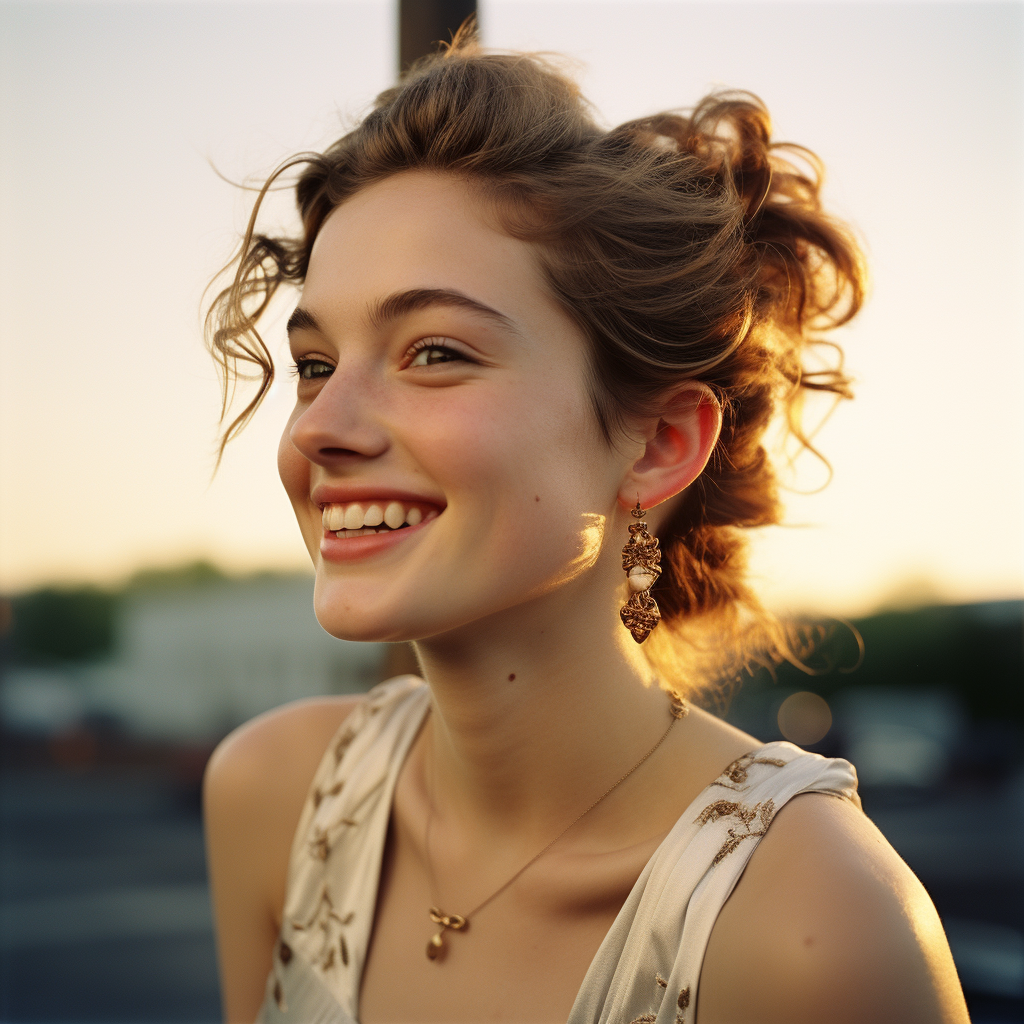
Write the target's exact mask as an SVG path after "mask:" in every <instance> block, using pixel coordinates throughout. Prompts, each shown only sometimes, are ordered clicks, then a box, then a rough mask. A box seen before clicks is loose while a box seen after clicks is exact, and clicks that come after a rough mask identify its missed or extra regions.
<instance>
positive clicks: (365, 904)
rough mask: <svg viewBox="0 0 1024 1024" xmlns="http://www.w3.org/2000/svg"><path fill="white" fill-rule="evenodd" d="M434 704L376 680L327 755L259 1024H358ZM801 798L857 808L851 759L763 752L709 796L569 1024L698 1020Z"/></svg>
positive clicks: (685, 821) (655, 860)
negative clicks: (775, 833)
mask: <svg viewBox="0 0 1024 1024" xmlns="http://www.w3.org/2000/svg"><path fill="white" fill-rule="evenodd" d="M429 704H430V695H429V691H428V689H427V687H426V685H425V684H424V683H422V681H420V680H419V679H416V678H414V677H411V676H407V677H401V678H399V679H393V680H389V681H388V682H386V683H382V684H381V685H380V686H377V687H375V688H374V689H373V690H371V691H370V693H369V694H368V695H367V698H366V700H365V701H364V702H362V703H361V704H360V705H359V707H358V708H357V709H356V710H355V711H353V712H352V713H351V714H350V715H349V717H348V719H347V720H346V721H345V723H344V725H343V726H342V727H341V729H340V730H339V732H338V734H337V736H335V738H334V739H333V740H332V741H331V744H330V746H329V747H328V749H327V752H326V753H325V754H324V757H323V760H322V761H321V763H320V767H319V768H318V769H317V772H316V775H315V776H314V779H313V784H312V787H311V790H310V796H309V799H308V800H307V802H306V805H305V808H304V809H303V812H302V817H301V818H300V820H299V826H298V829H297V830H296V833H295V840H294V842H293V844H292V852H291V862H290V865H289V871H288V888H287V893H286V897H285V908H284V924H283V926H282V929H281V936H280V940H279V942H278V945H277V947H276V949H275V951H274V953H275V955H274V967H273V970H272V971H271V973H270V976H269V978H268V979H267V993H266V998H265V1000H264V1003H263V1007H262V1009H261V1011H260V1016H259V1018H258V1020H259V1021H260V1022H262V1024H358V1019H359V1018H358V999H359V983H360V979H361V977H362V971H363V965H364V962H365V958H366V951H367V947H368V945H369V940H370V932H371V928H372V925H373V913H374V908H375V907H376V902H377V885H378V881H379V878H380V865H381V859H382V856H383V853H384V842H385V838H386V835H387V829H388V820H389V817H390V814H391V800H392V795H393V793H394V789H395V784H396V782H397V779H398V773H399V771H400V769H401V767H402V763H403V761H404V760H405V756H406V754H407V752H408V750H409V747H410V746H411V744H412V741H413V739H414V738H415V736H416V733H417V732H418V730H419V728H420V725H421V723H422V721H423V718H424V716H425V714H426V712H427V709H428V707H429ZM808 792H815V793H830V794H832V795H834V796H838V797H843V798H846V799H848V800H851V801H853V802H854V803H856V804H857V805H858V806H859V805H860V800H859V798H858V796H857V776H856V772H855V771H854V768H853V766H852V765H851V764H850V763H849V762H847V761H843V760H840V759H838V758H837V759H828V758H824V757H821V756H820V755H818V754H810V753H807V752H806V751H803V750H800V749H799V748H798V747H795V746H793V745H792V744H791V743H768V744H765V745H764V746H762V747H760V748H758V749H757V750H755V751H752V752H751V753H750V754H747V755H746V756H745V757H742V758H740V759H738V760H737V761H735V762H733V764H731V765H730V766H729V767H728V768H727V769H726V770H725V771H724V772H723V773H722V775H720V776H719V777H718V778H717V779H716V780H715V781H714V782H713V783H712V784H711V785H710V786H708V787H707V788H706V789H705V790H704V791H703V792H702V793H701V794H700V795H699V796H698V797H697V799H696V800H694V801H693V803H691V804H690V806H689V807H687V809H686V810H685V811H684V812H683V814H682V815H681V816H680V818H679V820H678V821H677V822H676V824H675V826H674V827H673V829H672V831H671V832H670V833H669V834H668V835H667V836H666V837H665V839H664V840H663V841H662V843H661V845H660V846H659V847H658V849H657V850H656V851H655V853H654V856H653V857H651V859H650V861H648V863H647V865H646V867H645V868H644V870H643V872H642V873H641V875H640V877H639V879H637V882H636V884H635V885H634V886H633V889H632V891H631V892H630V894H629V896H628V898H627V899H626V902H625V904H624V905H623V907H622V910H621V911H620V912H619V914H618V916H617V917H616V918H615V921H614V923H613V924H612V927H611V929H610V930H609V932H608V934H607V935H606V936H605V938H604V941H603V942H602V943H601V946H600V948H599V949H598V951H597V955H596V956H595V957H594V960H593V962H592V963H591V965H590V968H589V970H588V971H587V974H586V977H585V978H584V980H583V985H582V987H581V988H580V991H579V994H578V995H577V997H576V1001H575V1003H574V1004H573V1008H572V1012H571V1013H570V1015H569V1021H568V1024H629V1022H634V1024H636V1022H638V1021H639V1022H656V1024H693V1022H694V1014H695V1010H696V1004H697V982H698V979H699V977H700V969H701V963H702V962H703V959H704V952H705V950H706V949H707V944H708V939H709V937H710V935H711V929H712V928H713V926H714V923H715V920H716V919H717V917H718V913H719V911H720V910H721V909H722V906H723V904H724V903H725V901H726V899H727V898H728V896H729V894H730V893H731V892H732V890H733V888H734V887H735V885H736V883H737V881H738V880H739V878H740V875H741V874H742V873H743V869H744V867H745V866H746V863H747V859H748V858H749V857H750V854H751V853H753V851H754V849H755V847H756V845H757V843H758V842H759V841H760V837H761V836H762V835H763V834H764V832H765V831H766V829H767V828H768V826H769V824H770V823H771V820H772V817H773V815H774V814H775V813H776V812H777V811H778V809H779V808H780V807H781V806H782V805H783V804H785V803H786V801H787V800H790V799H791V798H792V797H794V796H796V795H797V794H798V793H808Z"/></svg>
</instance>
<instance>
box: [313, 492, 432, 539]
mask: <svg viewBox="0 0 1024 1024" xmlns="http://www.w3.org/2000/svg"><path fill="white" fill-rule="evenodd" d="M438 515H439V513H438V510H437V509H436V508H431V507H428V506H424V505H418V504H415V503H409V502H402V501H387V502H385V501H380V502H359V501H353V502H349V503H347V504H338V503H332V504H330V505H324V506H323V525H324V531H325V532H326V533H330V534H334V536H335V537H338V538H340V539H342V540H344V539H347V538H349V537H369V536H370V535H371V534H377V533H393V532H394V531H395V530H403V529H406V528H407V527H410V526H419V524H420V523H429V522H430V520H431V519H436V518H437V517H438Z"/></svg>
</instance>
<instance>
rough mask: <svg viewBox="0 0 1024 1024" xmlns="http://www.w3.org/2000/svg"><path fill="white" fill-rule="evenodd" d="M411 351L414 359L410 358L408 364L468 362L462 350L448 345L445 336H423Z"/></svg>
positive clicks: (430, 364)
mask: <svg viewBox="0 0 1024 1024" xmlns="http://www.w3.org/2000/svg"><path fill="white" fill-rule="evenodd" d="M409 351H410V352H411V353H412V359H410V360H409V362H408V364H407V365H408V366H436V365H437V364H438V363H451V362H456V361H461V362H468V360H467V359H466V357H465V356H464V355H463V354H462V353H461V352H459V351H458V350H457V349H454V348H452V347H451V346H450V345H446V344H445V341H444V339H443V338H423V339H421V340H420V341H417V342H416V344H415V345H413V346H412V348H411V349H410V350H409Z"/></svg>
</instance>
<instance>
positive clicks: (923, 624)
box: [750, 601, 1024, 726]
mask: <svg viewBox="0 0 1024 1024" xmlns="http://www.w3.org/2000/svg"><path fill="white" fill-rule="evenodd" d="M819 631H820V633H821V634H822V635H821V637H820V639H819V640H818V642H817V643H816V644H815V645H814V648H813V650H812V651H811V653H810V654H809V655H808V656H807V658H806V661H805V665H806V668H808V669H810V670H811V671H810V673H808V672H805V671H803V670H801V669H800V668H799V667H797V666H795V665H790V664H788V663H783V664H782V665H780V666H778V668H776V669H775V671H774V673H773V675H774V676H775V679H771V678H770V674H769V673H768V672H766V671H764V670H762V671H760V672H758V673H757V674H756V675H755V677H754V679H753V680H751V681H750V683H751V684H752V685H753V686H755V687H764V686H767V685H772V686H774V685H777V686H779V688H780V689H789V690H795V689H798V690H810V691H811V692H813V693H818V694H820V695H821V696H822V697H824V698H825V699H826V700H831V698H832V697H833V696H835V695H836V694H837V693H838V692H840V691H841V690H844V689H847V688H849V687H851V686H856V687H887V688H893V689H900V690H915V689H919V690H944V691H946V692H948V693H951V694H953V695H954V696H955V697H956V698H957V699H958V700H959V702H960V704H961V706H962V707H963V709H964V711H965V712H966V713H967V714H968V716H969V717H970V719H971V720H972V721H975V722H982V721H991V720H994V719H1000V720H1004V721H1011V722H1014V723H1015V724H1017V725H1018V726H1024V602H1022V601H996V602H984V603H980V604H966V605H930V606H927V607H923V608H914V609H910V610H890V611H880V612H878V613H876V614H874V615H869V616H866V617H864V618H860V619H855V620H853V621H852V622H850V623H844V622H833V623H830V624H826V625H824V626H821V627H819Z"/></svg>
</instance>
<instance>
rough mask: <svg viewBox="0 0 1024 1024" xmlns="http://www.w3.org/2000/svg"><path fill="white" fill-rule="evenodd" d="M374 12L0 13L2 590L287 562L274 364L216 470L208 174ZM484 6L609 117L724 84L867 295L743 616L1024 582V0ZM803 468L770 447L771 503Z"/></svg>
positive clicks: (363, 72) (250, 148)
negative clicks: (819, 198) (558, 60)
mask: <svg viewBox="0 0 1024 1024" xmlns="http://www.w3.org/2000/svg"><path fill="white" fill-rule="evenodd" d="M394 17H395V14H394V10H393V5H392V4H391V3H390V2H384V0H341V2H335V3H331V4H309V3H304V2H298V0H296V2H272V0H271V2H261V3H220V2H201V3H188V4H186V3H163V2H160V3H157V2H147V0H136V2H132V3H103V4H100V3H91V2H82V0H77V2H72V3H49V2H41V0H37V2H29V3H10V2H6V0H0V76H2V77H0V91H2V97H0V105H2V106H0V118H2V120H0V238H2V241H0V259H2V266H0V346H2V347H0V359H2V383H0V389H2V390H0V531H2V533H0V589H2V590H4V591H6V592H11V591H15V590H18V589H22V588H25V587H30V586H35V585H38V584H41V583H45V582H81V581H95V582H100V583H104V584H109V583H116V582H117V581H118V580H121V579H123V578H124V577H125V576H126V575H127V574H129V573H130V572H132V571H133V570H135V569H137V568H140V567H144V566H154V565H171V564H174V563H177V562H180V561H183V560H186V559H191V558H196V557H205V558H210V559H212V560H213V561H216V562H218V563H219V564H221V565H223V566H224V567H225V568H227V569H230V570H233V571H245V570H250V569H257V568H295V567H302V566H307V565H308V559H307V556H306V554H305V551H304V549H303V547H302V545H301V542H300V539H299V535H298V530H297V528H296V527H295V525H294V522H293V520H292V516H291V511H290V508H289V506H288V504H287V501H286V499H285V496H284V493H283V490H282V489H281V487H280V484H279V483H278V481H277V479H276V474H275V469H274V448H275V446H276V440H277V436H278V434H279V432H280V429H281V425H282V423H283V421H284V419H285V417H286V416H287V413H288V409H289V404H290V400H291V397H290V394H291V388H292V384H291V382H290V380H289V378H288V377H287V375H286V374H283V375H282V377H281V379H280V380H279V382H278V383H277V384H275V387H274V390H273V392H272V394H271V396H270V399H269V400H268V402H267V403H266V406H265V408H264V409H263V410H262V411H261V412H260V414H259V416H258V417H257V420H256V421H255V422H254V424H253V425H252V427H251V428H250V429H249V430H248V431H247V433H246V434H245V435H243V437H242V438H241V439H240V440H239V441H238V442H237V443H235V444H233V445H232V446H231V447H230V448H229V450H228V453H227V456H226V458H225V461H224V464H223V466H222V468H221V470H220V472H219V473H218V475H217V476H216V477H215V478H214V479H212V481H211V472H212V468H213V452H214V440H215V435H216V429H217V422H216V421H217V413H218V387H217V382H216V378H215V375H214V373H213V369H212V367H211V365H210V363H209V359H208V357H207V356H206V354H205V353H204V351H203V349H202V345H201V338H200V335H201V332H200V316H199V310H200V302H201V296H202V292H203V289H204V287H205V285H206V283H207V282H208V280H209V279H210V278H211V276H212V275H213V274H214V273H215V272H216V270H217V269H218V268H219V266H220V265H221V264H222V263H223V262H225V261H226V259H227V258H228V256H229V255H230V253H231V250H232V246H233V244H234V242H235V239H236V237H237V235H238V232H239V231H240V229H241V227H242V226H243V224H244V219H245V216H246V208H247V203H248V202H249V197H248V196H247V194H245V193H244V192H242V191H241V190H239V189H237V188H235V187H233V186H232V185H231V184H229V183H227V182H226V181H225V180H223V178H227V179H230V180H232V181H243V180H244V181H248V182H250V183H253V182H258V180H259V179H260V177H261V175H265V174H266V173H267V172H269V171H270V170H271V169H272V168H273V167H274V165H275V164H277V163H278V162H279V161H280V160H281V159H283V158H284V157H286V156H288V155H290V154H291V153H293V152H295V151H297V150H302V149H308V148H310V147H318V146H323V145H325V144H327V143H329V142H330V141H331V140H332V139H333V138H335V137H336V136H337V135H339V134H340V133H341V131H342V130H343V127H344V125H345V124H349V123H351V122H352V120H353V119H354V118H356V117H358V116H359V115H360V114H361V113H362V112H365V111H366V109H367V106H368V104H369V103H370V101H371V100H372V98H373V97H374V95H375V94H376V93H377V92H378V91H379V90H380V89H382V88H384V87H385V86H387V85H388V84H390V82H391V81H392V78H393V68H394V64H395V35H396V32H395V24H394ZM480 18H481V24H482V31H483V37H484V42H485V43H486V44H487V45H489V46H493V47H498V48H511V49H543V50H554V51H559V52H562V53H565V54H567V55H569V56H570V57H571V58H574V60H575V61H576V66H577V68H578V71H579V75H580V78H581V81H582V84H583V88H584V92H585V93H586V94H587V95H588V96H589V97H590V98H591V99H592V100H593V101H594V103H595V105H596V107H597V109H598V110H599V111H600V113H601V114H602V116H603V117H604V119H605V120H606V121H607V122H608V123H609V124H614V123H618V122H620V121H622V120H625V119H627V118H632V117H636V116H639V115H641V114H645V113H651V112H654V111H657V110H661V109H665V108H671V107H680V106H686V105H690V104H692V103H694V102H695V101H696V100H697V99H699V98H700V97H701V96H702V95H703V94H704V93H705V92H707V91H708V90H709V89H711V88H719V87H733V88H744V89H749V90H751V91H753V92H756V93H757V94H759V95H760V96H761V97H762V98H763V99H764V100H765V101H766V102H767V104H768V106H769V108H770V109H771V111H772V113H773V115H774V119H775V125H776V130H777V135H778V137H780V138H785V139H791V140H794V141H796V142H800V143H803V144H805V145H807V146H809V147H810V148H812V149H814V150H815V151H817V152H818V153H819V154H820V155H821V156H822V157H823V158H824V160H825V161H826V164H827V166H828V169H829V178H828V182H829V183H828V188H827V191H826V195H827V201H828V203H829V205H830V206H831V208H832V209H833V210H834V211H835V212H836V213H838V214H840V215H841V216H843V217H844V218H846V219H848V220H850V221H851V222H853V223H854V224H855V226H856V228H857V230H858V232H859V234H860V236H861V237H862V238H863V240H864V242H865V245H866V248H867V251H868V253H869V259H870V263H871V268H872V280H873V284H872V294H871V300H870V302H869V305H868V307H867V309H866V311H865V313H864V315H863V316H862V318H861V319H860V320H859V321H858V322H857V323H856V324H855V325H853V326H851V327H850V328H847V329H845V330H844V331H843V332H841V335H840V336H839V337H838V339H837V340H840V341H841V342H842V344H843V345H844V347H845V348H846V351H847V360H848V366H849V368H850V370H851V371H852V373H853V374H854V376H855V377H856V379H857V381H858V384H857V399H856V401H855V402H853V403H851V404H847V405H844V406H843V407H841V408H839V409H838V410H837V411H836V412H835V414H834V415H833V416H832V417H831V419H829V421H828V422H827V423H826V424H825V426H824V427H823V428H822V430H821V432H820V434H819V435H818V443H819V445H820V447H821V448H822V449H823V450H824V452H825V453H826V454H827V455H828V457H829V458H830V460H831V462H832V464H833V467H834V470H835V476H834V479H833V481H832V483H831V484H830V485H829V486H828V488H827V489H826V490H824V491H823V492H821V493H819V494H814V495H811V496H800V495H798V494H794V495H793V496H791V497H790V499H789V502H788V507H789V523H788V525H786V526H784V527H780V528H773V529H771V530H768V531H764V532H763V535H761V536H759V537H758V538H757V539H756V543H755V552H754V569H755V573H756V575H757V576H758V578H759V579H760V580H761V581H762V585H763V588H764V592H765V594H766V595H767V596H768V597H769V599H770V601H771V602H772V603H774V604H777V605H780V606H787V607H799V608H806V609H816V610H822V611H827V612H832V613H839V614H859V613H861V612H864V611H866V610H869V609H871V608H874V607H877V606H878V605H879V604H894V603H908V602H913V601H919V600H932V599H935V600H952V601H968V600H985V599H991V598H1004V597H1020V596H1022V593H1024V582H1022V579H1024V470H1022V467H1024V341H1022V339H1024V331H1022V327H1024V324H1022V319H1024V317H1022V312H1021V310H1022V306H1024V302H1022V300H1024V295H1022V291H1024V289H1022V282H1024V203H1022V182H1024V173H1022V172H1024V166H1022V164H1024V161H1022V125H1024V116H1022V115H1024V110H1022V105H1024V72H1022V69H1024V59H1022V58H1024V53H1022V50H1024V44H1022V40H1024V31H1022V30H1024V6H1021V5H1019V4H1014V3H996V4H988V3H942V4H932V3H924V2H911V3H902V4H888V3H880V2H873V3H859V2H857V3H852V2H851V3H829V4H825V3H804V2H775V0H763V2H753V3H739V2H736V3H734V2H726V0H720V2H710V3H691V2H684V0H675V2H654V0H651V2H647V0H626V2H623V0H616V2H604V0H572V2H566V0H543V2H524V0H488V2H483V3H482V4H481V8H480ZM217 172H219V174H220V175H222V176H223V178H222V177H219V176H218V173H217ZM290 216H291V206H290V199H288V197H285V196H281V197H277V199H276V201H275V203H274V204H273V206H272V209H271V217H272V218H276V219H277V220H278V222H280V223H286V222H287V220H288V218H289V217H290ZM282 308H283V309H284V311H285V312H287V308H286V307H282ZM267 327H268V329H267V332H266V336H267V340H268V343H269V344H270V346H271V348H272V349H273V350H274V351H277V352H279V351H280V350H281V346H282V342H283V339H284V330H283V320H282V318H281V317H278V318H277V319H276V320H275V321H274V322H273V323H271V324H268V325H267ZM821 482H822V474H821V471H820V468H819V467H818V466H817V465H816V464H815V463H814V460H812V459H802V460H800V462H798V464H797V473H796V478H795V481H794V483H795V485H796V486H797V487H798V488H799V489H802V490H809V489H812V488H814V487H816V486H817V485H818V484H820V483H821Z"/></svg>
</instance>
